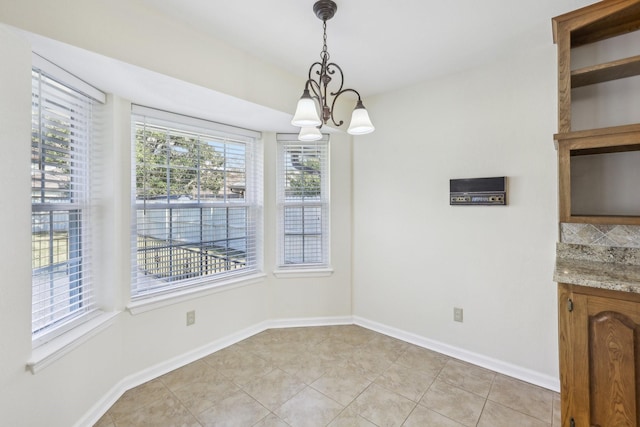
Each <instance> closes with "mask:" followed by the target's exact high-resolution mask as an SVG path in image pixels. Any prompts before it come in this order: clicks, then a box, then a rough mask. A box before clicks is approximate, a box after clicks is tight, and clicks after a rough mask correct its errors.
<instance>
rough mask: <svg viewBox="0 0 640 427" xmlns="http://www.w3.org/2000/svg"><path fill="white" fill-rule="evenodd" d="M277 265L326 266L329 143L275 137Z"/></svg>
mask: <svg viewBox="0 0 640 427" xmlns="http://www.w3.org/2000/svg"><path fill="white" fill-rule="evenodd" d="M277 139H278V165H277V166H278V167H277V179H278V182H277V204H278V238H279V244H278V266H279V267H285V268H286V267H305V266H306V267H313V268H318V267H328V266H329V230H330V227H329V141H328V138H327V137H324V138H323V139H322V140H320V141H316V142H300V141H298V140H297V139H296V138H295V136H294V138H291V137H290V136H289V135H281V134H279V135H278V138H277Z"/></svg>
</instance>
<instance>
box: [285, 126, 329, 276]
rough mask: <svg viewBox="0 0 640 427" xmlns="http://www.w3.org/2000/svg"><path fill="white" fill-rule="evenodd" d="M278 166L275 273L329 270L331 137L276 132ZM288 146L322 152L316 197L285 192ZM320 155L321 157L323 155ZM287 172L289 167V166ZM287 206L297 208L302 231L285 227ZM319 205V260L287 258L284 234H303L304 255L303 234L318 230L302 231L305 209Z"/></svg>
mask: <svg viewBox="0 0 640 427" xmlns="http://www.w3.org/2000/svg"><path fill="white" fill-rule="evenodd" d="M276 139H277V162H276V163H277V167H276V205H277V225H276V233H277V239H276V241H277V243H276V246H277V248H276V253H277V255H276V269H275V275H276V276H280V277H292V276H293V277H295V276H299V275H302V276H316V277H323V276H327V275H330V274H332V272H333V269H332V267H331V197H330V178H331V174H330V158H331V152H330V138H329V135H326V134H324V135H323V137H322V139H320V140H318V141H313V142H304V141H299V140H298V136H297V134H277V137H276ZM290 147H297V148H298V149H299V148H302V147H305V148H306V149H310V150H314V149H317V150H318V152H319V153H320V155H321V158H320V159H319V167H320V169H319V170H320V185H319V190H320V194H319V196H318V197H317V198H310V199H306V198H305V197H302V198H301V199H296V198H288V197H287V196H286V192H287V183H286V180H287V173H288V171H287V168H288V166H287V165H286V163H287V155H288V151H287V149H288V148H290ZM322 156H323V157H322ZM289 172H290V169H289ZM290 208H294V209H295V208H300V209H301V214H302V218H303V219H302V220H301V221H300V222H299V223H300V226H301V227H302V231H301V232H300V231H297V232H293V233H290V232H288V231H287V228H288V225H287V223H289V221H288V220H287V217H286V211H287V209H290ZM308 208H311V209H314V208H315V209H319V212H321V224H320V227H319V228H320V245H321V248H320V254H319V255H320V259H319V260H318V261H311V262H308V261H302V262H291V261H289V262H288V261H287V256H286V255H285V252H286V251H287V249H288V246H287V242H286V239H287V236H292V235H294V234H295V235H298V236H302V242H303V243H302V245H303V246H302V251H301V252H302V253H303V255H302V256H303V257H304V256H305V254H304V253H305V251H306V246H304V241H305V236H311V235H314V236H317V234H318V233H305V231H304V227H305V223H306V220H305V219H304V218H305V216H304V211H305V209H308Z"/></svg>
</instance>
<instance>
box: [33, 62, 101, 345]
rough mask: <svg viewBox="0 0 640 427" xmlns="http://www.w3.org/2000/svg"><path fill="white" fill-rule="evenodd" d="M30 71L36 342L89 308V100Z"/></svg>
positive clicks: (78, 319) (82, 316)
mask: <svg viewBox="0 0 640 427" xmlns="http://www.w3.org/2000/svg"><path fill="white" fill-rule="evenodd" d="M31 75H32V93H31V101H32V104H31V105H32V107H31V108H32V116H31V119H32V131H31V240H32V269H33V274H32V295H33V296H32V333H33V339H34V342H41V341H43V340H45V338H46V339H49V338H51V337H52V335H56V334H59V333H62V332H64V331H65V330H68V329H69V328H71V327H73V326H74V325H76V324H77V323H78V322H81V321H82V319H87V316H86V315H87V314H88V313H91V312H93V311H94V310H95V309H96V304H95V301H94V292H93V289H92V268H91V264H92V260H91V250H92V248H91V245H92V242H91V230H90V219H91V212H90V206H91V203H90V181H89V179H90V152H91V139H92V114H93V109H94V104H95V101H94V100H93V99H92V98H90V97H89V96H87V95H84V94H83V93H81V92H79V91H78V90H76V89H73V88H71V87H68V86H67V85H66V84H63V83H61V82H59V81H58V80H57V78H56V77H52V76H51V75H49V74H47V73H46V72H44V71H42V70H41V69H39V68H35V67H34V69H33V70H32V74H31Z"/></svg>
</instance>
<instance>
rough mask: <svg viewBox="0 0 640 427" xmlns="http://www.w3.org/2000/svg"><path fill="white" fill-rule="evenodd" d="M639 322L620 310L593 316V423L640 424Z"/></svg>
mask: <svg viewBox="0 0 640 427" xmlns="http://www.w3.org/2000/svg"><path fill="white" fill-rule="evenodd" d="M636 330H637V325H636V324H635V322H633V321H632V320H631V319H630V318H629V317H627V316H624V315H622V314H620V313H618V312H611V311H605V312H600V313H598V314H596V315H594V316H589V361H590V363H589V383H590V384H591V387H590V401H591V402H590V403H591V404H590V412H591V414H590V415H591V417H590V418H591V419H590V422H591V425H597V426H603V427H604V426H608V425H610V426H620V427H622V426H630V427H632V426H633V427H635V426H637V422H636V420H637V400H638V393H637V390H636V378H637V368H638V366H637V364H636V363H637V361H638V352H637V347H638V345H637V342H638V339H637V336H638V335H637V331H636Z"/></svg>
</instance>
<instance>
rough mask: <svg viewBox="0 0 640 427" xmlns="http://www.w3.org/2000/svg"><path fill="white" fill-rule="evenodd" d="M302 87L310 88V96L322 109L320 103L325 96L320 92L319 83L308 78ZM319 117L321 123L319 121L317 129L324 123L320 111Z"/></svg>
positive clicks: (323, 100)
mask: <svg viewBox="0 0 640 427" xmlns="http://www.w3.org/2000/svg"><path fill="white" fill-rule="evenodd" d="M312 67H313V66H312ZM304 88H305V90H310V91H311V92H312V95H311V98H313V99H315V100H316V101H317V102H318V105H319V107H320V110H321V111H322V104H323V103H324V102H325V98H324V96H323V94H322V88H321V87H320V84H319V83H318V82H317V81H315V80H313V79H309V80H307V81H306V83H305V85H304ZM320 119H321V121H322V122H323V123H320V126H318V129H321V128H322V125H323V124H324V123H326V120H324V118H323V116H322V113H321V115H320Z"/></svg>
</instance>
